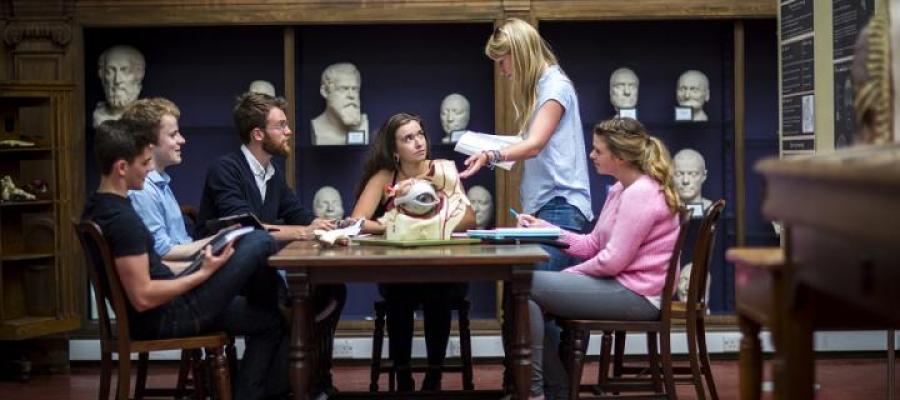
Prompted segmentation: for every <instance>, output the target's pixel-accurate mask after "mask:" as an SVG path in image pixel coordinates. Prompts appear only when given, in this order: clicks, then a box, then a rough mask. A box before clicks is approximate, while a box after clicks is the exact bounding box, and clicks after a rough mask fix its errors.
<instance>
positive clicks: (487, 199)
mask: <svg viewBox="0 0 900 400" xmlns="http://www.w3.org/2000/svg"><path fill="white" fill-rule="evenodd" d="M467 196H468V197H469V201H470V202H471V203H472V209H473V210H474V211H475V226H476V227H477V228H478V229H485V228H487V227H488V226H489V225H490V223H491V219H493V217H494V197H493V196H491V192H489V191H488V190H487V189H485V188H484V187H482V186H477V185H476V186H472V187H471V188H469V191H468V193H467ZM313 213H314V214H315V215H316V217H318V218H326V219H341V218H344V204H343V201H342V199H341V193H340V192H338V190H337V189H335V188H333V187H331V186H322V187H321V188H320V189H319V190H318V191H316V194H315V195H313Z"/></svg>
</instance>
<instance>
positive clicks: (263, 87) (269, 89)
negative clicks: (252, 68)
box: [247, 80, 276, 97]
mask: <svg viewBox="0 0 900 400" xmlns="http://www.w3.org/2000/svg"><path fill="white" fill-rule="evenodd" d="M247 91H249V92H252V93H262V94H267V95H269V96H272V97H276V96H275V86H274V85H272V82H269V81H264V80H255V81H253V82H250V88H249V89H247Z"/></svg>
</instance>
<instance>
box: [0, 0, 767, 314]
mask: <svg viewBox="0 0 900 400" xmlns="http://www.w3.org/2000/svg"><path fill="white" fill-rule="evenodd" d="M17 4H18V3H16V4H14V5H13V6H12V9H13V10H15V11H16V13H11V14H8V16H9V18H8V19H7V20H4V21H2V22H3V23H5V26H6V30H7V31H10V32H19V31H21V32H22V34H21V35H20V36H21V38H20V37H19V36H9V35H8V38H7V41H5V42H4V43H0V46H4V45H5V46H7V47H6V48H5V50H6V51H7V52H8V53H9V54H11V56H12V57H11V60H12V62H11V63H10V66H8V67H7V68H8V73H7V74H6V75H7V76H9V77H24V76H32V75H34V74H36V73H38V72H40V73H42V74H45V75H47V76H48V77H49V78H48V79H60V78H59V77H72V78H73V79H74V80H75V81H76V82H77V86H76V91H75V99H74V104H75V114H76V115H75V118H74V119H73V120H74V121H75V123H74V124H73V125H72V127H73V128H72V129H73V134H74V137H75V138H78V139H79V140H84V142H85V144H86V146H82V147H79V148H77V150H76V151H74V152H73V153H72V157H74V158H75V159H76V160H77V163H76V164H77V166H78V167H79V168H80V169H82V170H84V171H85V173H84V176H85V178H84V179H85V180H87V182H86V184H81V183H80V182H79V183H76V184H78V185H80V186H77V190H76V191H75V193H77V196H76V198H73V203H74V204H77V205H78V207H79V208H80V205H81V204H82V203H83V198H84V196H85V195H86V194H87V193H88V192H90V191H91V190H93V188H95V187H96V182H97V179H98V178H97V175H98V171H97V170H96V167H95V166H94V165H93V157H92V156H91V154H92V149H91V148H90V143H91V139H92V136H93V128H92V127H91V123H90V119H91V113H92V111H93V109H94V106H95V104H96V103H97V102H98V101H101V100H103V93H102V91H101V85H100V82H99V80H98V79H97V74H96V68H97V67H96V63H97V56H98V55H99V54H100V52H101V51H103V50H104V49H105V48H107V47H109V46H112V45H116V44H127V45H132V46H134V47H136V48H138V49H140V50H141V51H142V52H144V55H145V57H146V59H147V74H146V77H145V79H144V82H143V92H142V94H141V96H142V97H148V96H165V97H169V98H171V99H172V100H174V101H175V102H176V103H177V104H178V105H179V106H180V107H181V108H182V111H183V116H182V119H181V127H182V130H183V131H184V132H185V134H186V136H187V139H188V144H187V146H186V147H185V152H184V158H185V163H184V164H183V165H181V166H178V167H176V168H173V169H172V171H171V172H172V174H173V177H174V184H173V189H174V190H175V192H176V195H177V196H178V198H179V200H181V201H182V202H184V203H187V204H196V202H197V201H198V199H199V197H200V191H201V190H202V185H201V182H202V179H203V176H205V173H206V168H207V166H208V163H209V162H210V160H211V159H212V158H213V157H215V156H217V155H219V154H222V153H224V152H226V151H231V150H232V149H234V148H236V147H237V146H238V144H239V143H238V139H237V135H236V134H235V132H234V130H233V129H234V128H233V127H232V122H231V115H230V109H231V106H232V100H233V98H234V97H235V96H237V95H238V94H239V93H241V92H242V91H244V90H245V89H246V87H247V85H248V84H249V83H250V81H251V80H254V79H265V80H268V81H270V82H272V83H273V84H274V86H275V88H276V91H277V93H278V94H279V95H283V96H284V97H285V98H286V99H287V100H288V102H289V103H290V105H291V106H290V110H287V112H288V116H289V119H290V120H291V121H292V124H293V126H292V127H293V128H295V129H294V131H295V132H297V137H296V140H295V143H294V144H295V147H294V152H293V154H292V156H291V157H289V158H288V159H287V160H284V161H280V162H282V164H281V165H282V167H284V169H285V170H286V172H287V177H288V181H289V184H294V185H295V188H296V190H297V192H298V194H299V195H300V197H301V199H302V200H303V201H304V203H306V204H307V205H309V204H310V203H311V201H312V196H313V194H314V193H315V191H316V190H317V189H318V188H319V187H321V186H322V185H324V184H330V185H331V186H334V187H336V188H337V189H338V191H339V192H340V194H341V195H342V197H343V200H344V209H345V210H346V212H350V210H351V209H352V205H353V202H354V201H353V195H354V190H355V188H356V185H357V183H358V182H357V180H358V178H359V173H360V172H359V166H360V165H361V163H362V159H363V158H364V157H365V154H366V151H367V147H365V146H341V147H332V148H315V147H313V146H311V145H310V138H309V119H311V118H312V117H314V116H316V115H317V114H318V113H319V112H321V110H322V109H323V108H324V100H323V99H322V97H321V96H320V95H319V93H318V85H319V76H320V74H321V72H322V69H323V68H324V67H325V66H327V65H328V64H331V63H335V62H343V61H349V62H353V63H355V64H357V67H358V68H359V69H360V72H361V74H362V80H363V83H362V85H363V88H362V96H363V101H362V104H363V111H364V112H366V113H367V114H368V117H369V131H370V135H372V134H374V133H375V132H377V129H378V127H379V126H380V124H381V123H382V122H383V121H384V119H386V118H387V117H388V116H389V115H391V114H392V113H394V112H399V111H412V112H416V113H419V114H422V115H423V116H424V117H425V120H426V127H425V128H426V130H427V131H428V133H429V137H430V139H431V143H432V145H433V146H432V152H433V155H434V156H435V157H442V158H452V159H455V160H457V161H460V160H461V156H459V155H457V154H455V153H454V152H453V150H452V147H451V146H450V145H444V144H439V143H437V139H439V138H440V137H441V136H442V134H443V132H442V131H441V129H440V124H439V121H438V109H439V104H440V101H441V99H442V98H443V97H444V96H445V95H446V94H448V93H450V92H452V91H456V92H460V93H462V94H464V95H465V96H466V97H467V98H468V99H469V101H470V102H471V103H472V104H471V109H472V121H471V122H470V124H469V127H470V128H471V129H474V130H483V131H487V132H498V133H512V130H511V126H512V124H511V121H512V118H511V116H512V107H511V104H510V103H509V100H508V95H509V84H508V82H507V80H506V79H505V78H503V77H502V76H501V75H500V74H499V73H498V72H497V71H496V69H495V67H494V66H493V65H492V63H491V62H490V60H488V59H487V58H486V57H484V56H483V53H482V51H483V46H484V42H485V40H486V38H487V36H488V35H489V34H490V32H491V29H492V27H493V25H494V24H497V23H499V22H501V21H502V20H503V19H504V18H508V17H518V18H522V19H525V20H527V21H529V22H531V23H533V24H535V25H536V26H537V27H538V29H539V31H541V33H542V34H543V35H544V36H545V37H547V38H548V40H549V41H551V44H552V45H553V46H554V48H555V49H556V51H557V53H558V55H559V56H560V61H561V64H562V67H563V68H564V69H565V70H566V72H567V73H569V74H570V75H571V76H572V78H573V80H574V83H575V86H576V90H577V91H578V94H579V98H580V100H581V110H582V121H583V122H584V124H585V130H586V134H589V133H588V132H587V131H588V129H589V128H590V127H591V125H593V123H595V122H597V121H598V120H600V119H602V118H605V117H608V116H610V115H611V113H612V110H611V108H610V106H609V104H608V103H606V102H605V100H603V98H604V97H605V96H608V89H609V88H608V79H609V73H610V72H611V71H612V70H611V69H610V68H613V67H614V66H619V65H620V64H621V65H630V66H632V67H633V68H636V69H638V70H639V71H638V74H639V75H640V76H641V81H642V83H641V86H642V88H646V90H644V89H642V94H641V100H640V106H639V107H640V108H641V110H640V113H641V114H640V116H639V119H641V120H642V121H644V122H646V123H647V124H648V126H649V127H650V128H651V131H652V132H654V133H655V134H658V135H660V136H662V137H663V138H664V139H665V140H667V142H668V141H671V143H669V145H670V147H671V148H672V150H673V151H678V150H679V149H681V148H684V147H692V148H697V149H698V151H701V153H702V154H703V155H704V156H705V157H706V161H707V168H708V169H709V170H710V174H711V176H709V177H708V178H707V183H706V185H707V187H706V188H705V189H704V195H705V197H707V198H718V197H725V198H727V199H728V200H729V210H728V213H727V214H726V218H725V221H724V223H725V224H727V226H726V227H725V229H721V230H720V232H721V235H724V237H723V238H721V239H722V240H720V241H719V246H721V247H723V248H724V247H725V246H726V245H727V244H729V243H736V244H739V245H740V244H761V243H768V242H772V241H773V240H774V239H773V238H774V236H773V233H772V231H771V230H770V228H769V225H768V223H767V222H766V221H765V220H764V219H762V218H761V217H760V216H759V213H758V211H757V210H758V209H759V207H758V205H759V198H760V192H761V190H760V189H759V187H760V185H759V182H758V180H757V179H755V178H753V177H752V175H751V172H750V170H749V168H748V167H747V166H748V165H750V164H752V162H753V161H754V160H755V159H757V158H760V157H763V156H765V155H769V154H774V153H777V147H773V146H777V143H776V142H775V141H774V140H773V139H772V137H774V135H776V133H775V132H776V131H777V126H776V125H777V121H776V120H777V118H775V117H774V116H775V115H776V112H777V97H775V96H774V95H772V94H771V93H774V91H775V90H776V88H777V82H776V79H777V78H776V76H775V72H776V70H777V69H776V64H775V60H776V57H777V53H776V52H775V50H774V49H773V48H774V43H775V40H776V39H775V25H774V20H775V16H776V12H777V4H776V3H775V2H772V1H771V0H683V1H681V2H679V6H678V7H674V8H673V7H671V6H670V5H669V4H668V3H665V2H658V1H637V2H636V1H632V0H604V1H585V0H461V1H454V2H447V1H442V0H350V1H340V2H335V1H331V0H290V1H289V0H279V1H258V0H249V1H236V0H227V1H221V2H214V3H211V2H208V1H199V0H197V1H194V0H186V1H183V2H182V3H179V5H178V7H177V12H173V9H172V6H171V4H169V3H167V2H161V1H129V0H125V1H113V0H81V1H64V2H59V6H53V7H50V6H48V7H49V8H48V9H47V10H43V11H41V12H38V11H40V10H38V9H37V8H28V9H26V8H25V7H22V6H19V5H17ZM54 4H55V3H54ZM2 12H3V10H2V9H0V17H2V16H3V14H2ZM28 13H32V14H34V15H33V16H34V17H35V18H31V17H29V18H20V17H18V15H25V14H28ZM38 14H40V15H38ZM29 15H30V14H29ZM38 16H40V17H41V18H43V19H41V18H38ZM44 20H46V21H44ZM35 21H44V22H35ZM40 24H43V25H41V26H44V25H46V26H49V27H51V28H53V29H31V28H30V27H32V26H35V25H40ZM48 37H49V38H50V39H52V41H53V43H55V44H56V45H57V47H63V48H64V49H63V51H59V50H58V49H53V50H46V49H45V48H44V47H41V46H44V44H45V42H46V40H47V38H48ZM12 39H15V40H12ZM26 45H28V46H26ZM29 46H30V47H29ZM0 48H2V47H0ZM23 50H28V51H23ZM34 54H39V55H41V56H42V57H50V56H52V57H55V58H53V60H56V61H55V62H56V64H54V65H55V66H56V67H55V69H50V68H45V69H37V68H32V67H31V66H32V65H34V66H38V63H41V64H40V66H41V68H44V63H45V61H44V60H45V58H36V57H35V55H34ZM690 57H693V58H694V59H696V60H698V61H699V62H700V63H701V64H702V65H697V66H694V65H692V64H691V63H690V62H688V61H689V58H690ZM682 68H684V69H688V68H695V69H705V71H704V72H706V73H707V75H708V76H709V77H710V78H711V80H713V82H712V83H711V85H712V86H713V90H714V91H715V93H714V94H713V95H714V96H715V97H714V99H713V100H712V101H711V102H710V103H709V104H708V108H707V111H708V113H709V114H710V121H708V122H704V123H697V124H679V123H676V122H675V121H673V120H672V118H670V117H671V116H672V114H673V111H674V110H673V107H672V106H673V105H674V84H675V79H677V74H678V73H680V72H682V71H681V69H682ZM3 72H4V70H2V69H0V74H3ZM770 92H771V93H770ZM370 139H371V137H370ZM588 143H589V141H588ZM518 179H519V175H518V174H517V173H516V171H515V170H514V171H513V172H512V173H506V172H501V171H495V172H487V171H483V172H481V173H479V174H478V175H477V176H476V177H474V178H473V180H471V181H470V182H467V185H472V184H480V185H482V186H485V187H487V188H488V189H489V190H490V191H491V192H492V193H493V194H494V200H495V218H494V220H495V221H496V223H497V224H499V225H504V224H509V223H511V220H510V218H509V217H508V215H507V213H506V210H507V209H508V208H509V207H515V208H519V205H518V190H519V189H518V188H519V181H518ZM608 183H609V182H608V181H604V180H602V179H595V178H592V181H591V184H592V191H593V193H594V196H593V199H594V208H595V210H599V207H600V205H601V204H602V201H603V199H604V196H605V189H606V185H607V184H608ZM75 251H77V250H75ZM717 257H718V256H717ZM717 268H719V271H727V270H728V269H729V268H727V267H726V266H725V265H724V263H721V264H720V265H719V266H718V267H717ZM76 281H77V282H78V283H77V285H80V286H79V290H77V291H75V292H74V300H75V301H74V302H75V303H77V304H81V305H80V306H79V307H83V303H84V301H83V300H81V299H83V298H86V296H85V295H84V293H85V292H86V289H83V288H86V287H87V283H86V279H85V276H84V274H83V273H80V272H79V273H78V274H77V276H76ZM488 286H491V285H488ZM368 290H369V292H368V293H369V294H365V295H364V296H362V297H359V298H358V299H351V303H348V309H347V312H345V316H347V317H349V318H352V319H354V320H355V321H356V322H353V323H352V324H350V325H348V324H344V325H342V329H343V328H347V327H357V328H364V327H366V326H367V325H365V324H364V323H358V322H359V321H364V319H365V317H366V314H365V313H364V312H363V310H365V309H368V308H370V306H369V305H368V304H366V302H367V301H368V300H369V299H370V298H371V296H372V295H373V294H374V290H372V289H371V288H370V289H368ZM352 293H363V294H364V293H365V291H360V290H353V291H352ZM729 293H730V288H728V287H727V284H726V287H725V288H724V289H722V290H721V294H720V295H717V296H718V297H716V296H713V297H716V301H717V307H716V310H717V311H719V312H724V313H727V312H729V311H730V308H729V307H730V303H729V298H728V296H729ZM472 294H473V296H476V298H475V299H473V306H476V305H477V304H487V305H488V306H486V308H485V310H488V309H489V310H493V311H494V312H488V313H487V314H484V315H482V316H481V317H479V318H483V319H481V325H474V326H473V327H475V328H476V329H478V328H480V327H482V328H483V327H487V328H496V327H497V326H498V325H496V323H495V322H496V318H497V316H498V314H497V313H496V299H495V296H496V291H495V288H493V287H492V286H491V287H488V288H485V289H483V290H482V289H473V291H472ZM366 296H369V297H366ZM477 296H482V297H477ZM354 310H356V311H359V312H356V311H354ZM475 315H477V314H475ZM725 321H726V322H725V323H733V320H731V322H728V320H725Z"/></svg>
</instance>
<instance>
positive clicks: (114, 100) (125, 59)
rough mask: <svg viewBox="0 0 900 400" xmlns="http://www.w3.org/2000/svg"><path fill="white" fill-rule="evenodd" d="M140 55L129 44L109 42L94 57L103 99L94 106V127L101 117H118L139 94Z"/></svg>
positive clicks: (100, 121)
mask: <svg viewBox="0 0 900 400" xmlns="http://www.w3.org/2000/svg"><path fill="white" fill-rule="evenodd" d="M145 67H146V64H145V63H144V56H143V54H141V52H140V51H138V50H137V49H135V48H134V47H131V46H113V47H110V48H108V49H106V51H104V52H103V53H101V54H100V58H99V59H97V75H98V76H99V77H100V83H102V84H103V94H104V95H105V96H106V101H105V102H103V101H101V102H98V103H97V107H95V108H94V128H96V127H97V126H99V125H100V124H101V123H103V121H107V120H111V119H119V118H121V117H122V113H123V112H124V111H125V108H127V107H128V106H129V105H130V104H131V103H133V102H134V101H135V100H137V98H138V95H140V94H141V81H143V80H144V69H145Z"/></svg>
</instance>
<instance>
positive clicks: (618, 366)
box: [600, 200, 725, 400]
mask: <svg viewBox="0 0 900 400" xmlns="http://www.w3.org/2000/svg"><path fill="white" fill-rule="evenodd" d="M724 209H725V200H719V201H717V202H715V203H713V204H712V205H711V206H710V207H709V208H708V209H707V210H706V213H705V214H704V216H703V219H701V221H700V226H699V228H698V230H697V239H696V241H695V242H694V251H693V253H692V257H691V262H692V264H693V266H692V268H691V276H690V277H689V278H688V279H689V284H688V293H687V299H686V301H672V314H671V318H672V320H674V321H683V322H684V324H685V331H686V334H687V335H686V336H687V343H688V363H689V365H688V366H673V367H672V371H673V373H674V374H675V377H674V378H675V382H676V383H690V384H693V385H694V390H695V391H696V393H697V399H698V400H704V399H706V392H705V390H704V387H703V381H704V380H705V381H706V389H707V390H709V397H710V398H711V399H713V400H718V398H719V394H718V392H717V391H716V383H715V380H714V379H713V375H712V369H711V368H710V363H709V353H708V352H707V349H706V320H705V317H706V313H707V310H708V308H709V307H708V305H707V303H706V301H707V299H706V285H707V279H708V277H709V274H708V272H709V265H710V263H711V262H712V256H713V250H714V249H715V244H716V226H717V225H718V221H719V217H720V216H721V215H722V212H723V211H724ZM605 336H606V333H604V338H605ZM648 340H649V338H648ZM614 343H615V352H614V353H613V371H612V375H613V377H616V378H617V377H621V376H623V375H639V374H642V373H644V372H646V371H647V367H644V366H633V365H624V364H623V360H624V353H625V332H624V331H616V333H615V342H614ZM601 347H602V346H601ZM602 380H603V378H602V377H601V378H600V381H602Z"/></svg>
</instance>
